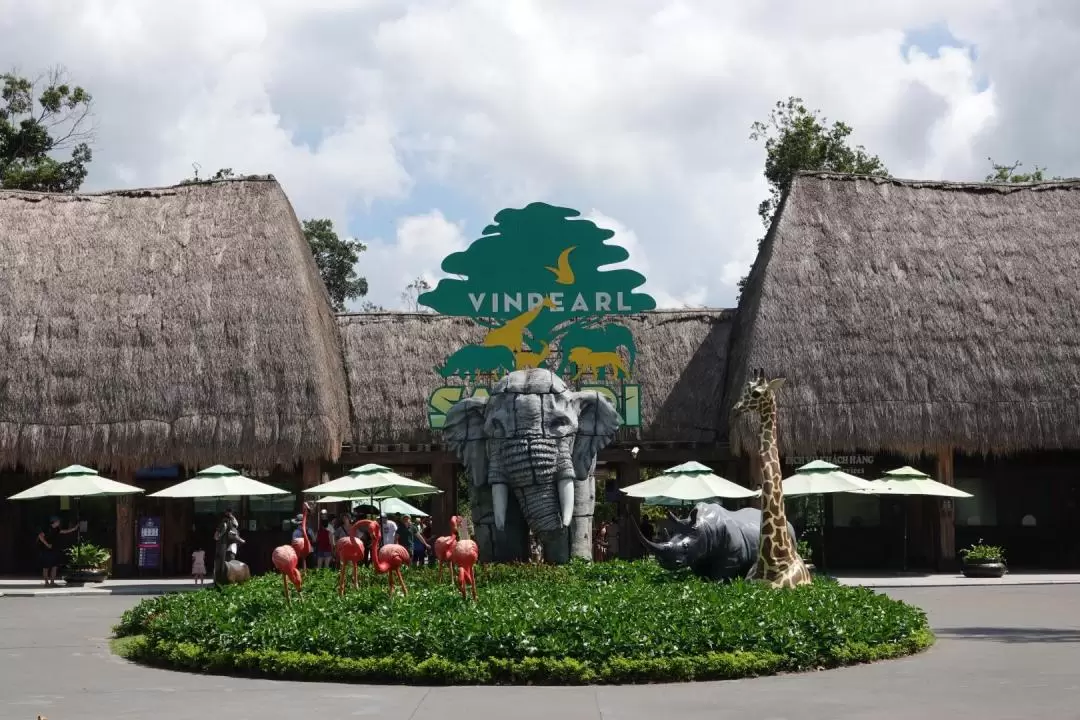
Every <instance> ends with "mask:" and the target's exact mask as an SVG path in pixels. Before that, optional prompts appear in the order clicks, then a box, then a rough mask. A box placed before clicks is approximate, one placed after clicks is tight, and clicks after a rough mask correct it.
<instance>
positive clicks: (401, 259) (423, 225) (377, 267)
mask: <svg viewBox="0 0 1080 720" xmlns="http://www.w3.org/2000/svg"><path fill="white" fill-rule="evenodd" d="M468 244H469V241H468V240H466V239H465V234H464V232H463V229H462V224H461V223H460V222H458V223H455V222H451V221H449V220H447V219H446V218H445V217H444V216H443V214H442V213H441V212H440V211H438V210H434V211H432V212H430V213H426V214H424V215H413V216H409V217H404V218H402V219H401V220H399V221H398V224H397V232H396V233H395V235H394V239H393V240H392V241H390V242H386V241H384V240H373V241H370V242H367V246H368V249H367V250H366V251H365V252H364V254H363V256H362V257H361V261H360V262H361V268H362V270H363V272H364V274H365V276H366V277H367V280H368V284H369V286H375V287H380V288H381V292H373V293H370V294H369V299H370V300H372V301H373V302H375V303H376V304H380V305H383V306H385V307H398V306H399V305H400V295H401V292H402V291H404V290H405V288H406V286H408V285H409V283H411V282H412V281H413V280H415V279H416V278H418V277H421V278H423V279H424V280H426V281H427V282H428V283H429V284H431V285H432V286H434V285H435V284H436V283H437V282H438V279H439V278H440V277H444V276H445V273H443V272H442V270H441V268H440V267H439V265H440V264H441V263H442V259H443V258H444V257H446V256H447V255H449V254H450V253H453V252H457V251H459V250H464V249H465V248H466V247H467V246H468ZM359 304H360V303H353V305H354V306H359Z"/></svg>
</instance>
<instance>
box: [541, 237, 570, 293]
mask: <svg viewBox="0 0 1080 720" xmlns="http://www.w3.org/2000/svg"><path fill="white" fill-rule="evenodd" d="M576 248H577V245H571V246H570V247H568V248H566V249H565V250H563V251H562V252H561V253H559V262H558V263H557V264H558V267H551V266H550V265H548V266H546V267H545V269H547V270H550V271H551V272H553V273H555V282H557V283H558V284H560V285H573V284H574V269H573V268H572V267H570V253H572V252H573V251H574V250H575V249H576Z"/></svg>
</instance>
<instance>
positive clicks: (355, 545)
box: [335, 520, 368, 595]
mask: <svg viewBox="0 0 1080 720" xmlns="http://www.w3.org/2000/svg"><path fill="white" fill-rule="evenodd" d="M365 522H368V521H367V520H357V521H356V522H354V523H353V524H352V525H351V526H350V527H349V536H348V537H343V538H340V539H339V540H338V541H337V543H336V544H335V549H336V550H337V558H338V564H339V569H338V595H344V594H345V578H346V575H347V572H348V567H349V565H352V584H353V587H354V588H355V589H357V590H359V589H360V578H359V576H358V573H359V570H360V561H361V560H363V559H364V543H363V541H362V540H360V538H358V537H356V528H357V527H359V526H360V524H361V523H365Z"/></svg>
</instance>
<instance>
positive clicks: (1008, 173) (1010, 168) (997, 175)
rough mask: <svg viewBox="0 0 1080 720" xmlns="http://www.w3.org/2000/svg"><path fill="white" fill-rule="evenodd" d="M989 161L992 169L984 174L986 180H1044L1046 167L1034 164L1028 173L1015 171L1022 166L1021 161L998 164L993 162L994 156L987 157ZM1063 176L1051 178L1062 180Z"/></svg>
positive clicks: (1010, 181)
mask: <svg viewBox="0 0 1080 720" xmlns="http://www.w3.org/2000/svg"><path fill="white" fill-rule="evenodd" d="M987 160H989V161H990V167H992V168H993V169H994V171H993V172H992V173H989V174H988V175H987V176H986V182H996V183H1039V182H1046V175H1045V173H1046V168H1044V167H1039V166H1038V165H1036V166H1035V169H1034V170H1032V171H1031V172H1029V173H1021V172H1017V170H1019V169H1020V168H1021V167H1022V166H1023V163H1021V162H1014V163H1013V164H1012V165H999V164H997V163H996V162H994V158H987ZM1062 179H1063V178H1061V177H1058V176H1054V177H1053V178H1051V180H1062Z"/></svg>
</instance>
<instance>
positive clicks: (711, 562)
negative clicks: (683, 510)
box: [634, 503, 796, 580]
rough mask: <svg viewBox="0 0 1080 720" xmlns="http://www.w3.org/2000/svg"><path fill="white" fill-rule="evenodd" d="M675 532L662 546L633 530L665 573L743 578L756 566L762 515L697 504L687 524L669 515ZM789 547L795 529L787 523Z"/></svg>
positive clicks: (712, 577)
mask: <svg viewBox="0 0 1080 720" xmlns="http://www.w3.org/2000/svg"><path fill="white" fill-rule="evenodd" d="M668 516H669V518H670V519H671V524H672V526H673V529H674V532H673V533H672V535H671V537H670V538H669V539H667V540H666V541H664V542H653V541H652V540H650V539H648V538H646V537H644V536H642V535H641V528H639V527H638V526H637V525H636V524H635V525H634V529H635V530H637V532H638V537H639V538H640V539H641V542H642V544H643V545H644V546H645V547H646V548H648V550H649V551H650V552H651V553H652V554H653V556H654V557H656V561H657V562H658V563H660V565H661V566H663V567H664V568H666V569H667V570H679V569H681V568H689V569H690V571H691V572H692V573H694V574H695V575H697V576H698V577H702V578H705V579H708V580H731V579H734V578H737V577H746V575H747V573H749V572H750V569H751V568H752V567H754V563H756V562H757V557H758V549H759V544H760V539H761V511H760V510H758V509H756V508H743V509H742V510H735V511H731V510H728V509H726V508H725V507H724V506H723V505H720V504H719V503H698V504H697V505H695V506H694V509H693V510H692V511H691V512H690V518H689V519H688V520H682V519H680V518H678V517H675V516H674V515H673V514H671V513H668ZM788 533H790V535H791V543H792V546H794V545H795V544H796V538H795V528H794V527H792V525H791V523H788Z"/></svg>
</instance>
